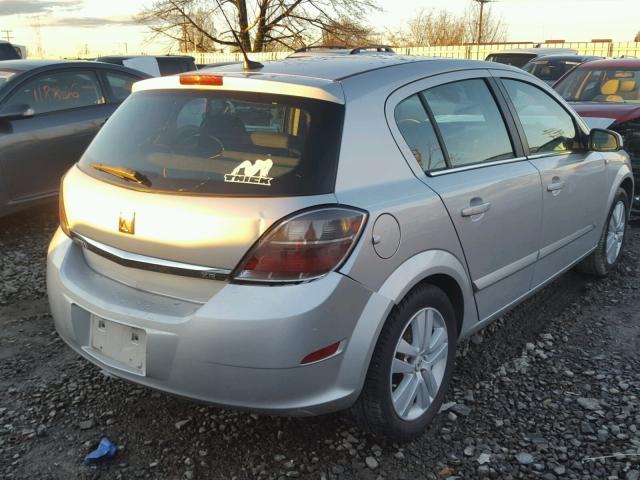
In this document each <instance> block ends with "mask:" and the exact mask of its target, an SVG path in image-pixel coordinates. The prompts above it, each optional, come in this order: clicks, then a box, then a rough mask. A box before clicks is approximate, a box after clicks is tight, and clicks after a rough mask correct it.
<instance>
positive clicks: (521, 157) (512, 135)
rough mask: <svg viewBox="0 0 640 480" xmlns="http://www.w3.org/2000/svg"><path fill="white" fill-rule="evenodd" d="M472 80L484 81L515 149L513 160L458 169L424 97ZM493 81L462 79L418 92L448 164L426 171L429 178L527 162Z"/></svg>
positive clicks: (485, 78)
mask: <svg viewBox="0 0 640 480" xmlns="http://www.w3.org/2000/svg"><path fill="white" fill-rule="evenodd" d="M471 80H482V81H483V82H484V84H485V85H486V87H487V89H488V90H489V92H490V93H491V97H492V98H493V101H494V102H495V105H496V108H497V109H498V112H499V113H500V116H501V118H502V121H503V122H504V125H505V128H506V130H507V136H508V137H509V142H510V143H511V148H512V149H513V158H506V159H504V160H495V161H490V162H487V161H479V162H474V163H469V164H466V165H460V166H458V167H454V166H452V164H451V160H450V158H449V152H448V150H447V148H446V144H445V142H444V138H443V137H442V133H441V131H440V126H439V125H438V123H437V122H436V121H435V116H434V115H433V112H432V111H431V108H430V107H429V105H428V102H427V101H426V98H425V97H424V92H425V91H427V90H431V89H432V88H437V87H441V86H443V85H450V84H452V83H460V82H466V81H471ZM492 80H493V78H492V77H482V76H480V77H473V78H462V79H458V80H452V81H450V82H445V83H440V84H438V85H434V86H433V87H429V88H426V89H424V90H421V91H419V92H418V96H419V98H420V100H421V102H422V104H423V107H425V110H427V115H429V121H430V122H432V123H433V128H434V130H435V132H436V137H437V138H438V142H440V148H441V149H442V152H443V154H444V157H445V162H446V163H447V168H441V169H438V170H430V171H428V172H427V171H425V174H426V175H427V176H429V177H435V176H439V175H444V174H447V173H455V172H461V171H465V170H471V169H474V168H481V167H489V166H493V165H502V164H504V163H511V162H516V161H522V160H526V157H525V156H524V149H523V145H522V143H521V139H520V138H519V136H518V135H517V131H516V130H515V129H514V125H513V122H514V119H513V118H512V115H510V114H509V115H507V110H506V109H505V107H506V103H505V102H504V99H502V98H501V97H502V95H498V92H497V91H496V89H495V85H494V84H493V83H492ZM407 98H408V97H407Z"/></svg>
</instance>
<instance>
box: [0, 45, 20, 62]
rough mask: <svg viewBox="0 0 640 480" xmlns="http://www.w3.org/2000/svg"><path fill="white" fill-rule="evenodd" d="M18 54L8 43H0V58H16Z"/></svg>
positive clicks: (18, 56)
mask: <svg viewBox="0 0 640 480" xmlns="http://www.w3.org/2000/svg"><path fill="white" fill-rule="evenodd" d="M19 58H20V55H18V52H17V51H16V49H15V48H14V46H13V45H11V44H10V43H0V60H18V59H19Z"/></svg>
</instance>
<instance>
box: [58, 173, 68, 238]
mask: <svg viewBox="0 0 640 480" xmlns="http://www.w3.org/2000/svg"><path fill="white" fill-rule="evenodd" d="M63 185H64V177H62V180H60V194H59V195H58V216H59V217H60V228H61V229H62V231H63V232H64V233H65V234H66V235H67V236H68V237H70V236H71V229H70V228H69V221H68V220H67V210H66V209H65V207H64V189H63Z"/></svg>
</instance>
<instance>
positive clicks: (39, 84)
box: [6, 71, 105, 114]
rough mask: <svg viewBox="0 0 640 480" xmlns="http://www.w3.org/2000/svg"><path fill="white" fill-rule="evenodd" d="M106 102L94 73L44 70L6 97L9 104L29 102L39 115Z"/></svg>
mask: <svg viewBox="0 0 640 480" xmlns="http://www.w3.org/2000/svg"><path fill="white" fill-rule="evenodd" d="M103 103H105V101H104V95H103V94H102V90H101V88H100V84H99V82H98V78H97V76H96V74H95V73H94V72H90V71H87V72H82V71H65V72H56V73H43V74H41V75H38V76H37V77H35V78H33V79H31V80H27V81H26V82H24V83H23V84H22V85H20V86H19V87H18V89H17V91H16V92H14V94H13V95H12V96H11V97H10V98H9V99H8V100H7V103H6V105H7V106H14V105H29V106H30V107H31V108H33V110H34V112H35V113H36V114H38V113H48V112H56V111H61V110H69V109H72V108H80V107H89V106H93V105H101V104H103Z"/></svg>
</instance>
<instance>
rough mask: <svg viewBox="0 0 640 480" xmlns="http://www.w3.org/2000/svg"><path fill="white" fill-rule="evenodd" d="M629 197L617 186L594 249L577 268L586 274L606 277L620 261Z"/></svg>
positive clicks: (625, 233)
mask: <svg viewBox="0 0 640 480" xmlns="http://www.w3.org/2000/svg"><path fill="white" fill-rule="evenodd" d="M628 219H629V198H628V197H627V192H625V191H624V190H623V189H622V188H618V191H617V192H616V196H615V197H614V199H613V204H612V205H611V208H610V209H609V214H608V215H607V221H606V222H605V224H604V228H603V229H602V234H601V235H600V240H599V241H598V246H597V247H596V249H595V250H594V251H593V253H591V255H589V256H588V257H587V258H585V259H584V260H583V261H582V262H581V263H580V264H578V267H577V269H578V270H579V271H580V272H582V273H586V274H588V275H594V276H596V277H606V276H607V275H608V274H609V273H610V272H611V271H613V270H614V269H615V268H616V267H617V266H618V263H619V262H620V258H621V257H622V251H623V249H624V244H625V240H626V237H627V221H628Z"/></svg>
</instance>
